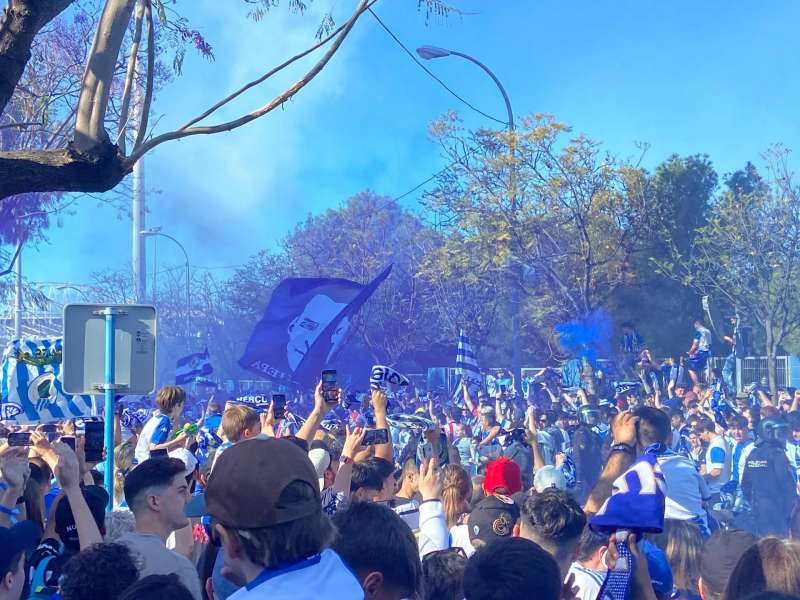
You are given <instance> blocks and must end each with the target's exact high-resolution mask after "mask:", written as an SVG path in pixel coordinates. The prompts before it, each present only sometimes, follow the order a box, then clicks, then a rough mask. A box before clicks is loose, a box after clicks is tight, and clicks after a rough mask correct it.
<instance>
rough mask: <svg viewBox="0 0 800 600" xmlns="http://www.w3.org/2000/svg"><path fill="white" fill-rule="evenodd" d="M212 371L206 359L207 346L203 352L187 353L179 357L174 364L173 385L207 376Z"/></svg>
mask: <svg viewBox="0 0 800 600" xmlns="http://www.w3.org/2000/svg"><path fill="white" fill-rule="evenodd" d="M213 372H214V367H212V366H211V362H210V361H209V360H208V348H206V349H205V351H203V352H198V353H196V354H189V355H188V356H184V357H183V358H179V359H178V362H177V363H176V365H175V385H185V384H187V383H191V382H193V381H195V380H197V379H200V378H203V377H207V376H208V375H211V373H213Z"/></svg>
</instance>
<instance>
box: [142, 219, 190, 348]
mask: <svg viewBox="0 0 800 600" xmlns="http://www.w3.org/2000/svg"><path fill="white" fill-rule="evenodd" d="M139 235H141V236H143V237H155V236H159V237H164V238H167V239H168V240H172V241H173V242H175V243H176V244H177V245H178V248H180V249H181V252H183V258H184V259H185V260H186V333H187V335H188V333H189V313H190V311H191V307H192V301H191V292H190V290H189V286H190V279H189V254H188V253H187V252H186V248H184V247H183V244H181V243H180V242H179V241H178V240H176V239H175V238H174V237H172V236H171V235H169V234H166V233H163V232H162V231H161V227H150V228H149V229H142V230H141V231H140V232H139ZM155 293H156V290H155V289H153V294H154V295H155Z"/></svg>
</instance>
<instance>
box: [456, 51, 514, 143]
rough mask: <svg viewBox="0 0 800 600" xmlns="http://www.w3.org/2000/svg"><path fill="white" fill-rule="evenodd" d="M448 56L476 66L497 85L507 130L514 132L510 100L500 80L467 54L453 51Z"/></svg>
mask: <svg viewBox="0 0 800 600" xmlns="http://www.w3.org/2000/svg"><path fill="white" fill-rule="evenodd" d="M450 54H452V55H453V56H460V57H461V58H464V59H466V60H468V61H469V62H471V63H474V64H476V65H478V66H479V67H480V68H481V69H483V70H484V71H485V72H486V74H487V75H488V76H489V77H491V78H492V81H494V82H495V84H496V85H497V88H498V89H499V90H500V93H501V94H502V95H503V100H504V101H505V103H506V111H508V129H509V131H514V129H515V127H514V112H513V111H512V110H511V100H509V98H508V94H507V93H506V88H504V87H503V84H502V83H500V80H499V79H498V78H497V76H496V75H495V74H494V73H492V70H491V69H490V68H489V67H487V66H486V65H485V64H483V63H482V62H481V61H479V60H478V59H477V58H473V57H471V56H470V55H469V54H464V53H463V52H456V51H454V50H450Z"/></svg>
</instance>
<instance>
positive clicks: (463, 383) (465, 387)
mask: <svg viewBox="0 0 800 600" xmlns="http://www.w3.org/2000/svg"><path fill="white" fill-rule="evenodd" d="M461 389H462V390H463V391H464V404H466V405H467V408H468V409H469V410H470V411H471V412H475V404H474V403H473V402H472V396H470V395H469V386H468V385H467V382H466V380H464V379H462V380H461Z"/></svg>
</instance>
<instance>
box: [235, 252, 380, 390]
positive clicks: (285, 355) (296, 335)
mask: <svg viewBox="0 0 800 600" xmlns="http://www.w3.org/2000/svg"><path fill="white" fill-rule="evenodd" d="M391 270H392V267H391V265H390V266H389V267H387V268H386V269H385V270H384V271H383V272H382V273H381V274H380V275H378V276H377V277H376V278H375V279H373V280H372V281H371V282H370V283H368V284H367V285H362V284H360V283H355V282H353V281H348V280H346V279H309V278H298V279H284V280H283V281H281V282H280V284H278V287H277V288H275V291H274V292H272V297H271V298H270V301H269V304H268V305H267V310H266V312H265V313H264V318H263V319H261V321H259V322H258V324H257V325H256V328H255V330H254V331H253V334H252V335H251V336H250V341H248V342H247V348H246V349H245V351H244V355H243V356H242V358H240V359H239V365H240V366H241V367H242V368H244V369H247V370H249V371H254V372H256V373H258V374H260V375H263V376H266V377H268V378H270V379H277V380H284V381H295V382H297V383H299V384H301V385H313V383H314V382H315V381H316V379H317V378H318V377H319V373H320V371H321V370H322V369H324V368H325V365H327V364H328V363H329V362H330V361H331V360H333V357H334V355H335V354H336V352H337V351H338V350H339V348H340V347H341V345H342V342H344V340H345V338H346V336H347V330H348V328H349V326H350V323H351V321H352V320H353V317H354V316H355V314H356V313H357V312H358V310H359V309H360V308H361V307H362V306H363V305H364V303H365V302H366V301H367V300H368V299H369V297H370V296H371V295H372V293H373V292H374V291H375V290H376V289H377V288H378V286H379V285H380V284H381V283H382V282H383V280H384V279H386V278H387V277H388V276H389V273H390V272H391Z"/></svg>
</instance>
